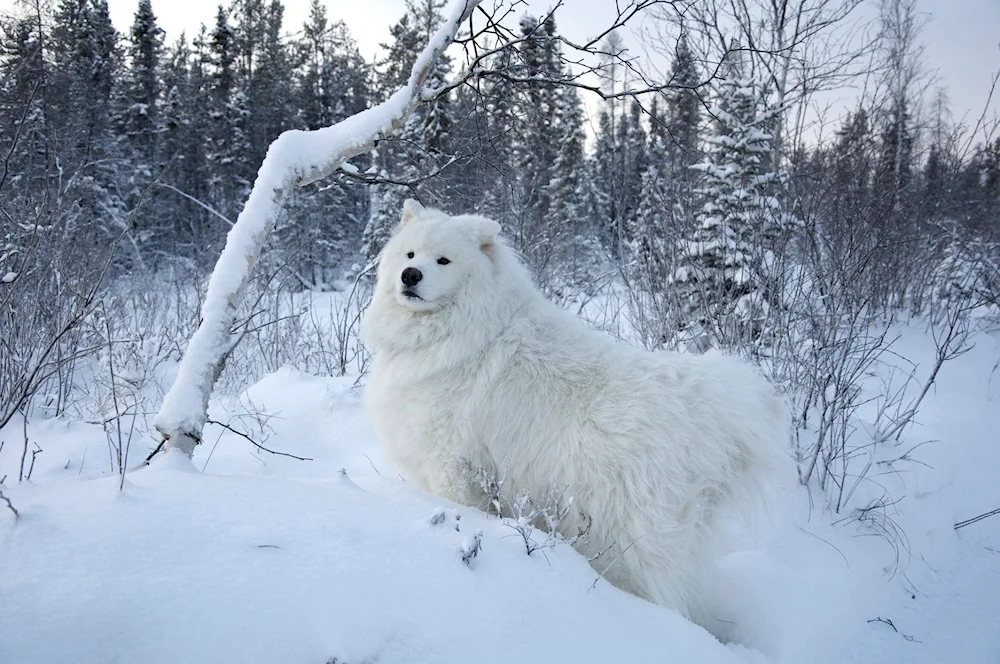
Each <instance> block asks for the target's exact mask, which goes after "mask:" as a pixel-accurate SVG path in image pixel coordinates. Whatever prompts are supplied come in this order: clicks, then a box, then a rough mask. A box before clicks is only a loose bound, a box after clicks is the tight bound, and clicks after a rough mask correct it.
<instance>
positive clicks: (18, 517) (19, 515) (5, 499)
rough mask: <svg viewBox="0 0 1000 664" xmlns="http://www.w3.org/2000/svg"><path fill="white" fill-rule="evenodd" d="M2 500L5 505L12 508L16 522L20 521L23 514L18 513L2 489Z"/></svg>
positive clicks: (0, 495)
mask: <svg viewBox="0 0 1000 664" xmlns="http://www.w3.org/2000/svg"><path fill="white" fill-rule="evenodd" d="M0 500H2V501H4V502H5V503H7V507H8V508H10V511H11V512H13V513H14V520H15V521H17V520H18V519H20V518H21V513H20V512H18V511H17V508H16V507H14V504H13V503H11V502H10V498H8V497H7V496H5V495H4V493H3V489H0Z"/></svg>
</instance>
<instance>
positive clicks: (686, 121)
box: [665, 31, 701, 181]
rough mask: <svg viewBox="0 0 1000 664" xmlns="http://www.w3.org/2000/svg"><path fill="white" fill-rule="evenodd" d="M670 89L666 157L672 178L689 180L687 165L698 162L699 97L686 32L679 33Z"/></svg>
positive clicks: (671, 71) (692, 56)
mask: <svg viewBox="0 0 1000 664" xmlns="http://www.w3.org/2000/svg"><path fill="white" fill-rule="evenodd" d="M670 83H671V84H672V85H674V86H676V87H675V88H672V89H671V90H670V91H669V92H668V93H667V120H666V121H667V134H668V139H669V140H668V141H667V142H666V143H665V145H666V147H667V158H668V159H669V162H670V166H671V171H672V174H673V177H675V178H681V179H687V180H688V181H690V179H691V178H690V174H691V170H690V168H689V167H690V166H692V165H694V164H696V163H698V162H699V161H700V156H701V155H700V151H699V128H700V125H701V99H699V97H698V91H697V89H696V87H697V85H698V84H699V83H700V75H699V73H698V64H697V62H696V61H695V57H694V53H693V52H692V51H691V47H690V45H689V44H688V40H687V33H686V32H683V31H682V32H681V35H680V37H678V39H677V46H676V48H675V49H674V60H673V63H672V64H671V67H670Z"/></svg>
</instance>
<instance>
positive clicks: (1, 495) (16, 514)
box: [0, 490, 457, 530]
mask: <svg viewBox="0 0 1000 664" xmlns="http://www.w3.org/2000/svg"><path fill="white" fill-rule="evenodd" d="M0 500H2V501H4V502H5V503H7V508H8V509H9V510H10V511H11V512H13V513H14V521H18V520H19V519H20V518H21V513H20V512H18V511H17V508H16V507H14V504H13V503H12V502H10V498H8V497H7V496H6V495H4V492H3V491H2V490H0ZM456 530H457V528H456Z"/></svg>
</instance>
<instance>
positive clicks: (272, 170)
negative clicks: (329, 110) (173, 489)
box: [153, 0, 480, 456]
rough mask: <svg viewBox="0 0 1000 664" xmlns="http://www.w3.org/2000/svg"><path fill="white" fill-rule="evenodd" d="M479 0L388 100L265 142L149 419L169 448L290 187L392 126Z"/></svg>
mask: <svg viewBox="0 0 1000 664" xmlns="http://www.w3.org/2000/svg"><path fill="white" fill-rule="evenodd" d="M479 2H480V0H454V1H453V3H452V5H451V11H450V12H449V13H448V20H447V21H445V23H444V24H443V25H442V26H441V27H440V28H439V29H438V31H437V32H436V33H435V34H434V36H433V37H432V38H431V40H430V41H429V43H428V44H427V46H426V47H425V48H424V50H423V52H422V53H421V55H420V57H419V58H417V61H416V62H415V63H414V65H413V69H412V70H411V73H410V78H409V81H408V82H407V84H406V85H405V86H404V87H403V88H402V89H400V90H399V91H397V92H396V93H395V94H393V95H392V96H391V97H389V99H387V100H386V101H384V102H383V103H381V104H379V105H378V106H375V107H373V108H370V109H368V110H365V111H363V112H361V113H358V114H357V115H354V116H351V117H349V118H347V119H345V120H343V121H342V122H339V123H337V124H336V125H333V126H331V127H324V128H323V129H317V130H315V131H298V130H293V131H286V132H284V133H283V134H281V135H280V136H279V137H278V138H277V140H275V141H274V142H273V143H271V146H270V147H269V148H268V151H267V156H265V157H264V162H263V163H262V164H261V167H260V170H259V171H258V172H257V179H256V181H255V182H254V185H253V189H252V190H251V192H250V196H249V198H248V199H247V202H246V205H245V206H244V208H243V211H242V212H241V213H240V215H239V218H238V219H237V221H236V224H235V225H234V226H233V228H232V230H231V231H230V232H229V235H228V237H227V238H226V246H225V248H224V249H223V250H222V254H221V255H220V256H219V260H218V262H217V263H216V265H215V270H214V271H213V272H212V276H211V278H210V279H209V283H208V292H207V293H206V294H205V303H204V305H203V306H202V310H201V318H202V322H201V325H199V326H198V329H197V330H196V331H195V333H194V335H193V336H192V337H191V341H190V342H189V343H188V348H187V352H185V354H184V357H183V358H182V359H181V364H180V367H179V369H178V372H177V378H176V379H175V380H174V384H173V385H172V386H171V388H170V391H168V392H167V395H166V397H164V399H163V404H162V406H160V412H159V413H157V415H156V418H155V419H154V420H153V424H154V425H155V426H156V428H157V430H158V431H159V432H160V434H162V435H163V438H164V440H165V441H166V446H167V448H168V449H172V448H175V449H178V450H181V451H182V452H184V454H186V455H188V456H191V454H192V453H193V452H194V447H195V445H197V444H198V443H199V442H200V441H201V435H202V430H203V429H204V426H205V420H206V419H207V417H208V401H209V397H210V396H211V393H212V388H213V387H214V385H215V382H216V380H218V378H219V375H220V374H221V373H222V369H223V367H224V366H225V361H226V357H227V356H228V354H229V352H230V351H231V350H232V347H233V344H234V342H235V339H236V337H234V335H233V334H232V333H231V329H232V326H233V323H234V321H235V318H236V305H237V302H238V301H239V298H240V295H241V293H242V292H243V288H244V287H245V286H246V283H247V281H248V280H249V278H250V274H251V271H252V270H253V265H254V263H255V262H256V260H257V257H258V256H259V255H260V252H261V249H262V247H263V246H264V242H265V240H266V239H267V236H268V235H269V234H270V232H271V230H272V229H273V228H274V223H275V220H276V218H277V216H278V213H279V211H280V210H281V205H282V201H283V200H284V198H285V196H287V195H288V194H289V192H291V191H292V189H294V188H295V187H297V186H301V185H304V184H309V183H311V182H315V181H317V180H320V179H322V178H324V177H327V176H328V175H330V174H332V173H334V172H335V171H336V170H337V169H338V168H340V167H341V166H342V165H343V164H344V163H345V162H346V161H347V160H348V159H350V158H352V157H356V156H358V155H360V154H363V153H365V152H367V151H369V150H370V149H371V148H372V147H373V145H374V144H375V142H376V141H378V140H379V139H380V138H382V137H384V136H387V135H389V134H391V133H392V132H393V131H395V130H396V129H398V128H399V127H400V126H401V125H402V124H403V122H404V121H405V120H406V118H407V117H408V116H409V115H410V114H411V113H412V112H413V110H414V108H416V106H417V104H418V103H419V102H420V100H421V96H422V94H423V84H424V81H425V80H426V78H427V76H428V74H429V73H430V72H431V70H432V68H433V66H434V63H435V61H436V60H437V59H438V57H440V55H441V54H442V53H443V52H444V50H445V49H446V48H447V47H448V45H449V44H450V43H451V42H452V40H453V39H454V38H455V34H456V32H457V31H458V29H459V26H460V25H461V24H462V22H463V21H465V20H467V19H468V18H469V16H470V15H471V13H472V11H473V9H475V7H476V6H477V5H478V4H479Z"/></svg>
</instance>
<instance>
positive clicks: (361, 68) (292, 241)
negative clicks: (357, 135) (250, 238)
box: [275, 0, 398, 288]
mask: <svg viewBox="0 0 1000 664" xmlns="http://www.w3.org/2000/svg"><path fill="white" fill-rule="evenodd" d="M292 50H293V52H294V53H295V61H296V62H297V64H298V68H297V70H296V75H295V93H294V95H295V99H296V100H297V102H296V106H297V110H298V113H297V117H296V124H297V125H298V126H300V127H304V128H306V129H319V128H321V127H326V126H329V125H332V124H335V123H336V122H339V121H340V120H343V119H344V118H346V117H349V116H351V115H354V114H356V113H358V112H360V111H362V110H364V108H365V107H366V106H367V105H368V103H369V98H370V91H369V88H370V85H369V74H370V72H369V67H368V65H367V64H366V63H365V62H364V60H363V59H362V57H361V55H360V53H359V52H358V48H357V45H356V44H355V42H354V39H353V38H352V37H351V34H350V31H349V30H348V29H347V26H346V25H344V23H343V22H342V21H336V22H333V23H330V22H329V21H328V19H327V16H326V7H325V6H324V5H323V3H322V2H320V0H313V1H312V5H311V7H310V14H309V18H308V20H307V21H306V23H305V25H304V26H303V29H302V38H301V39H300V40H298V41H297V42H296V43H294V44H292ZM356 165H357V166H358V167H359V169H360V170H362V171H363V170H365V169H366V168H367V161H366V160H356ZM368 197H369V192H368V190H367V188H365V187H362V186H359V185H358V184H357V183H354V182H350V181H346V180H344V179H331V180H328V181H325V182H323V183H322V184H320V183H317V184H315V185H311V186H309V187H305V188H303V189H300V190H298V191H296V192H295V193H294V194H293V195H292V196H291V197H290V198H289V200H288V203H287V206H288V214H287V215H285V217H284V220H283V222H282V223H281V224H280V225H279V226H278V228H277V229H276V230H275V236H276V241H275V246H276V247H278V248H279V253H280V254H281V258H282V260H284V261H285V262H287V264H288V265H289V267H290V268H291V269H292V270H293V273H294V274H295V276H296V278H297V281H298V283H299V284H300V285H302V286H303V287H307V288H326V287H329V286H331V285H332V284H333V283H334V282H335V281H336V279H337V278H338V277H339V276H341V274H342V272H343V269H344V268H345V267H348V266H349V265H350V264H351V263H353V262H354V259H355V257H356V252H357V249H358V245H359V243H360V242H361V235H362V231H363V229H364V227H365V225H366V222H367V219H368ZM397 214H398V210H397Z"/></svg>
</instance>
